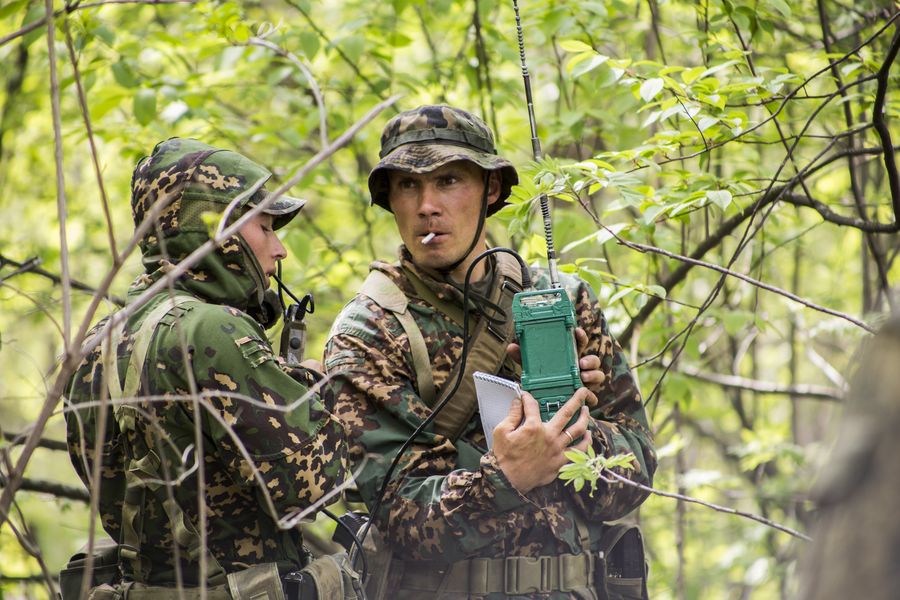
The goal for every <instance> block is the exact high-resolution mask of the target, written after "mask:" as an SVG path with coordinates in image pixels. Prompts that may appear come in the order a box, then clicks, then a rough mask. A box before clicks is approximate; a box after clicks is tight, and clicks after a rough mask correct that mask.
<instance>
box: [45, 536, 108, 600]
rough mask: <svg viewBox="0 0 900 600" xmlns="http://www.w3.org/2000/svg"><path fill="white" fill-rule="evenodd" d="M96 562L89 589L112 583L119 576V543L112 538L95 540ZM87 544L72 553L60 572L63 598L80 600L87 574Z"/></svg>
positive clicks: (94, 554) (64, 599) (92, 570)
mask: <svg viewBox="0 0 900 600" xmlns="http://www.w3.org/2000/svg"><path fill="white" fill-rule="evenodd" d="M91 554H93V556H94V564H93V568H92V569H91V578H90V581H89V582H88V590H90V589H91V588H94V587H97V586H100V585H103V584H104V583H107V584H108V583H112V582H113V581H115V580H116V579H117V578H118V576H119V565H118V563H119V545H118V544H116V543H115V542H114V541H112V540H108V539H99V540H95V541H94V550H93V552H92V553H91ZM87 559H88V555H87V546H85V547H83V548H82V549H81V550H79V551H78V552H76V553H75V554H73V555H72V558H70V559H69V562H68V563H66V567H65V568H64V569H63V570H62V571H60V573H59V593H60V595H61V596H62V600H78V596H79V594H80V593H81V584H82V582H83V581H84V577H85V575H86V573H85V568H86V567H87Z"/></svg>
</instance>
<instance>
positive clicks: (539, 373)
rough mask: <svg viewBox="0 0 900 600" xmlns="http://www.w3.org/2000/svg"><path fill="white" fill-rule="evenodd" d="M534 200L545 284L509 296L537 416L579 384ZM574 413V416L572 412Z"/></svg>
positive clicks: (568, 307) (569, 312) (562, 294)
mask: <svg viewBox="0 0 900 600" xmlns="http://www.w3.org/2000/svg"><path fill="white" fill-rule="evenodd" d="M513 6H514V7H515V11H516V29H517V33H518V38H519V57H520V59H521V61H522V77H523V79H524V80H525V99H526V100H527V102H528V121H529V124H530V125H531V148H532V151H533V154H534V159H535V160H536V161H540V160H541V156H542V153H541V142H540V140H539V139H538V135H537V124H536V123H535V119H534V101H533V99H532V96H531V78H530V76H529V75H528V66H527V65H526V64H525V42H524V39H523V36H522V23H521V21H520V20H519V6H518V4H517V3H516V2H513ZM540 206H541V213H542V214H543V218H544V237H545V238H546V241H547V260H548V263H549V265H548V266H549V268H550V289H546V290H536V291H526V292H521V293H518V294H516V295H515V296H514V297H513V306H512V311H513V320H514V321H515V326H516V337H517V338H518V340H519V347H520V349H521V354H522V384H521V385H522V389H524V390H525V391H527V392H529V393H530V394H531V395H532V396H534V398H535V399H536V400H537V401H538V405H539V406H540V409H541V420H542V421H549V420H550V419H551V418H552V417H553V415H555V414H556V411H558V410H559V408H560V406H562V405H563V404H565V402H566V401H567V400H568V399H569V398H571V397H572V394H574V393H575V390H577V389H578V388H580V387H581V374H580V371H579V369H578V353H577V352H576V348H575V313H574V311H573V309H572V302H571V301H570V300H569V296H568V294H567V293H566V291H565V290H564V289H562V286H561V285H560V283H559V272H558V270H557V266H556V250H554V248H553V231H552V228H551V221H550V205H549V201H548V199H547V195H546V194H541V196H540ZM574 418H577V415H575V417H573V419H574Z"/></svg>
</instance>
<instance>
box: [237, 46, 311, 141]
mask: <svg viewBox="0 0 900 600" xmlns="http://www.w3.org/2000/svg"><path fill="white" fill-rule="evenodd" d="M247 44H248V45H250V46H261V47H263V48H268V49H269V50H271V51H273V52H274V53H275V54H277V55H278V56H281V57H284V58H286V59H288V60H289V61H291V63H292V64H293V65H294V66H295V67H297V69H298V70H299V71H300V72H301V73H303V77H305V78H306V81H307V83H309V89H310V91H312V94H313V97H314V98H315V99H316V106H318V108H319V137H320V139H321V143H322V148H324V147H326V146H327V145H328V120H327V118H326V117H327V114H328V113H327V112H326V110H325V98H324V97H323V96H322V89H321V88H320V87H319V83H318V82H317V81H316V78H315V77H313V74H312V71H310V69H309V67H308V66H307V65H306V63H304V62H303V61H302V60H300V59H299V58H298V57H297V55H296V54H294V53H293V52H288V51H287V50H285V49H284V48H282V47H281V46H278V45H276V44H273V43H272V42H270V41H268V40H265V39H261V38H258V37H252V38H250V41H249V42H247Z"/></svg>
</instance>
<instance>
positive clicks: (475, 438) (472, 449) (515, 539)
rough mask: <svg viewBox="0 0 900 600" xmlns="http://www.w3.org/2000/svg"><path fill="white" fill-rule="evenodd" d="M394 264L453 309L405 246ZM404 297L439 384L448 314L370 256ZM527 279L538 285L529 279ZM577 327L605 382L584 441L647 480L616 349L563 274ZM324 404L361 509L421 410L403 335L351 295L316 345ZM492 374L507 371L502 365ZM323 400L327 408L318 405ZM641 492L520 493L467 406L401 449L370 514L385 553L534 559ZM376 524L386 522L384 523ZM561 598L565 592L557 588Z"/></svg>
mask: <svg viewBox="0 0 900 600" xmlns="http://www.w3.org/2000/svg"><path fill="white" fill-rule="evenodd" d="M401 264H402V265H403V266H404V267H406V268H408V269H411V270H412V271H413V272H415V273H416V274H417V275H418V276H419V277H420V278H421V279H422V280H423V281H424V282H425V283H426V284H427V285H428V286H429V287H430V288H431V289H432V290H433V291H434V292H435V293H436V294H437V295H438V297H439V298H441V299H443V300H453V301H454V302H456V303H457V304H458V305H460V306H461V305H462V298H461V294H460V293H459V291H458V290H457V289H456V288H454V287H453V286H451V285H449V284H446V283H443V282H440V281H438V280H436V279H435V278H433V277H432V276H430V275H429V274H427V273H425V272H423V271H422V270H421V269H419V268H417V267H416V266H415V265H414V264H413V263H412V262H411V260H410V256H409V254H408V252H406V250H405V248H401ZM371 268H373V269H378V270H380V271H382V272H384V273H385V274H387V275H388V276H389V277H390V278H391V279H392V280H393V281H394V282H395V283H396V284H397V285H398V286H399V287H400V288H401V289H402V290H403V291H404V292H405V293H406V295H407V297H408V298H409V299H410V306H409V309H410V310H411V312H412V315H413V318H414V319H415V321H416V323H417V325H418V326H419V327H420V329H421V331H422V334H423V336H424V338H425V342H426V346H427V348H428V353H429V356H430V357H431V361H432V365H433V374H434V383H435V386H436V387H438V388H440V386H442V385H443V384H444V382H445V381H446V380H447V377H448V375H449V374H450V372H451V370H452V368H453V366H454V364H455V363H456V362H458V360H459V357H460V354H461V350H462V331H461V328H460V327H459V326H458V325H456V324H455V322H453V321H452V320H451V319H449V318H448V317H446V316H445V315H444V314H442V313H440V312H438V311H437V310H436V309H435V308H434V307H432V306H431V305H429V304H427V303H426V302H424V301H423V300H421V299H419V298H418V297H417V296H416V292H415V288H414V287H413V286H412V284H411V283H410V282H409V281H408V280H407V278H406V276H405V275H404V273H403V271H402V269H401V268H399V266H397V265H389V264H386V263H374V264H373V265H372V267H371ZM536 284H537V285H542V284H544V285H546V284H547V282H546V279H545V278H544V280H543V281H542V280H541V279H538V280H537V281H536ZM565 284H566V288H567V290H568V292H569V294H570V295H571V297H572V298H573V301H574V304H575V311H576V316H577V320H578V323H579V325H580V326H581V327H582V328H584V330H585V331H586V332H587V334H588V337H589V344H588V346H587V349H586V351H585V353H586V354H596V355H598V356H600V357H601V359H602V367H601V369H602V371H603V372H604V373H606V374H607V378H606V379H605V381H604V382H603V383H602V384H601V385H599V386H598V387H597V388H596V389H594V390H593V391H595V392H596V393H597V395H598V397H599V399H600V406H599V408H597V409H595V410H594V411H593V413H592V417H593V424H594V427H593V436H594V447H595V448H596V450H597V451H598V452H602V453H603V454H605V455H611V454H619V453H631V454H633V455H634V456H635V458H636V461H635V471H633V472H626V473H624V474H627V475H629V476H630V477H632V478H633V479H634V480H636V481H638V482H641V483H644V484H650V483H651V480H652V476H653V473H654V471H655V468H656V458H655V454H654V450H653V444H652V440H651V435H650V431H649V428H648V425H647V418H646V415H645V413H644V408H643V405H642V402H641V397H640V393H639V391H638V389H637V387H636V385H635V382H634V379H633V378H632V376H631V374H630V372H629V369H628V365H627V364H626V361H625V357H624V354H623V352H622V351H621V349H620V348H619V346H618V345H617V344H616V343H615V341H614V340H613V339H612V338H611V336H610V333H609V329H608V327H607V323H606V319H605V318H604V316H603V313H602V312H601V311H600V309H599V307H598V305H597V300H596V298H595V296H594V293H593V291H592V290H591V289H590V287H589V286H588V285H587V284H586V283H584V282H583V281H581V280H577V279H575V278H572V277H566V280H565ZM325 368H326V371H327V373H328V375H329V383H328V384H326V388H325V389H324V390H323V397H324V398H325V399H326V402H327V403H332V402H333V411H334V412H335V414H336V415H337V416H338V417H339V418H341V420H342V421H343V422H344V423H345V425H346V427H347V429H348V435H349V437H350V446H351V458H352V459H353V462H354V464H355V466H356V468H359V467H360V465H362V469H361V471H360V472H359V473H358V475H357V479H356V481H357V485H358V487H359V490H360V492H361V494H362V496H363V499H364V501H365V502H366V504H367V505H368V506H370V507H371V506H372V504H373V503H374V501H375V496H376V494H377V493H378V490H379V488H380V486H381V484H382V481H383V478H384V475H385V472H386V471H387V469H388V467H389V465H390V462H391V461H392V460H393V458H394V457H395V456H396V453H397V450H398V449H399V448H400V446H401V445H402V444H403V442H404V440H405V439H406V438H407V437H408V436H410V435H411V434H412V432H413V430H414V429H415V428H416V427H417V426H418V425H419V424H421V422H422V420H423V419H424V417H425V416H427V415H428V414H429V410H430V409H429V407H428V406H426V405H425V404H424V402H423V401H422V400H421V399H420V398H419V396H418V394H417V390H416V383H415V382H416V377H415V374H414V373H413V367H412V357H411V354H410V348H409V341H408V339H407V337H406V335H405V334H404V333H403V330H402V328H401V326H400V324H399V322H398V321H397V319H396V317H395V316H394V315H392V314H389V313H385V311H384V310H383V309H381V308H380V307H379V306H378V305H377V304H375V303H374V302H373V301H372V300H371V299H369V298H368V297H366V296H363V295H357V296H356V297H355V298H353V299H352V300H351V301H350V302H349V303H348V304H347V305H346V306H345V307H344V309H343V311H342V312H341V314H340V315H339V316H338V319H337V320H336V322H335V324H334V326H333V328H332V334H331V337H330V339H329V340H328V343H327V345H326V349H325ZM504 369H505V370H506V371H505V372H504V371H501V373H500V374H501V375H505V376H508V377H514V374H513V373H512V372H511V371H510V370H509V366H508V365H506V366H504ZM329 406H330V404H329ZM645 497H646V495H645V494H644V493H643V492H640V491H639V490H636V489H635V488H631V487H624V486H622V485H618V486H602V487H600V488H599V489H598V490H597V492H595V493H594V496H593V497H591V496H590V495H589V493H588V492H587V490H582V491H581V492H575V491H574V490H573V489H572V488H571V486H564V485H563V484H562V483H561V482H555V483H553V484H550V485H547V486H544V487H542V488H538V489H537V490H534V491H532V492H530V493H529V494H527V495H523V494H520V493H519V492H518V491H517V490H515V489H514V488H513V487H512V486H511V485H510V484H509V482H508V481H507V480H506V478H505V477H504V475H503V473H502V471H501V470H500V469H499V467H498V464H497V460H496V458H495V457H494V454H493V452H489V451H486V445H485V436H484V431H483V430H482V426H481V421H480V417H479V416H478V414H477V413H476V415H475V416H473V418H472V419H471V421H470V422H469V423H468V425H467V426H466V428H465V429H464V431H463V433H462V434H461V435H460V436H459V438H458V439H457V440H456V441H455V442H453V441H451V440H449V439H447V438H445V437H443V436H440V435H437V434H435V433H434V432H433V430H432V429H430V428H429V429H426V430H425V431H424V432H423V433H422V434H421V435H420V437H419V438H418V439H417V440H416V441H415V442H414V443H413V444H412V446H411V447H410V449H409V450H407V452H406V453H405V454H404V457H403V458H402V459H401V461H400V465H399V467H398V469H397V471H396V472H395V474H394V476H393V478H392V481H391V483H390V485H389V487H388V489H387V494H386V498H385V499H384V501H383V504H382V507H381V510H380V513H379V515H377V522H378V523H379V524H380V526H381V527H382V528H383V529H386V537H387V539H388V544H389V545H390V547H391V549H392V551H393V552H394V554H395V556H398V557H400V558H403V559H410V560H436V561H439V562H452V561H457V560H460V559H464V558H473V557H500V556H512V555H526V556H537V555H542V554H543V555H546V554H559V553H565V552H571V553H577V552H579V551H580V548H579V544H578V541H577V535H576V531H575V526H574V519H573V514H576V513H577V514H579V515H580V516H581V517H582V518H583V521H586V522H588V527H589V529H591V537H592V540H593V541H596V538H597V536H598V535H599V531H600V524H601V523H602V522H603V521H607V520H612V519H617V518H620V517H622V516H624V515H626V514H627V513H629V512H630V511H631V510H633V509H634V508H636V507H637V506H638V505H639V504H640V503H641V502H642V501H643V500H644V498H645ZM384 523H387V526H386V528H385V526H384ZM564 597H567V596H564Z"/></svg>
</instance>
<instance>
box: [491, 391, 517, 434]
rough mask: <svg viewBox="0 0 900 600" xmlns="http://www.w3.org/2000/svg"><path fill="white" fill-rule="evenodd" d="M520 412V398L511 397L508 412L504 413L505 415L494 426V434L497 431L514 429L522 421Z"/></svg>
mask: <svg viewBox="0 0 900 600" xmlns="http://www.w3.org/2000/svg"><path fill="white" fill-rule="evenodd" d="M522 414H523V409H522V398H520V397H516V398H513V401H512V404H510V406H509V412H508V413H506V417H504V418H503V420H502V421H500V422H499V423H497V426H496V427H494V432H495V434H496V432H498V431H504V432H508V431H512V430H514V429H515V428H516V427H518V426H519V423H521V422H522Z"/></svg>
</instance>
